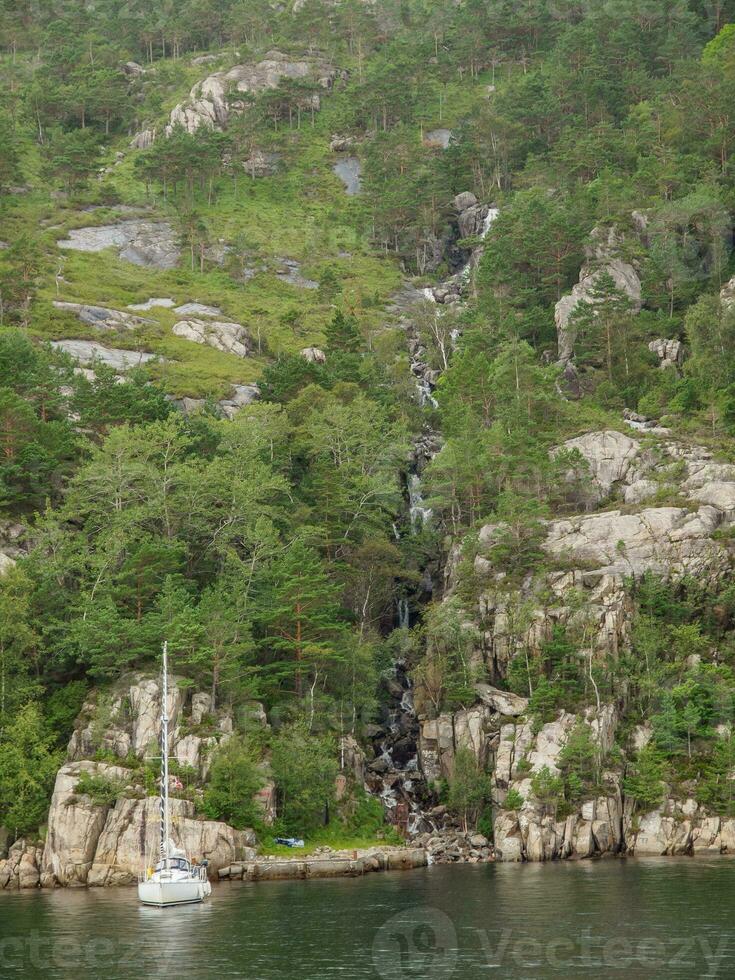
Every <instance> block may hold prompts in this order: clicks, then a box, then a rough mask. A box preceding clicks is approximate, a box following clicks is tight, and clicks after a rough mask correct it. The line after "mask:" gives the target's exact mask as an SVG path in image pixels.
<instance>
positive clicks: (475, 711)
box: [419, 420, 735, 861]
mask: <svg viewBox="0 0 735 980" xmlns="http://www.w3.org/2000/svg"><path fill="white" fill-rule="evenodd" d="M628 424H629V425H630V426H631V428H632V430H633V431H632V432H631V434H630V435H628V434H627V433H625V432H623V431H617V430H607V431H601V432H589V433H587V434H585V435H584V436H582V437H579V438H576V439H573V440H570V441H569V442H568V443H566V444H565V446H563V447H560V450H562V449H563V450H565V451H566V452H567V453H569V454H570V455H569V458H570V460H580V461H581V463H580V464H579V465H580V466H581V467H582V469H583V471H584V474H585V475H584V479H582V480H581V481H580V480H579V472H575V471H574V470H575V467H574V466H573V465H572V466H570V472H569V474H568V480H569V484H570V487H572V486H574V487H575V488H576V489H575V490H574V493H575V494H577V498H576V499H577V500H578V503H579V505H580V508H581V512H580V513H578V514H577V515H576V516H572V517H565V518H563V519H557V520H551V521H548V522H546V524H545V525H544V526H543V536H542V540H541V548H542V550H543V552H544V553H545V556H546V558H545V566H546V567H545V569H544V571H543V572H540V573H536V574H535V575H529V576H527V578H526V579H525V580H524V582H523V583H522V584H521V585H520V586H519V587H517V588H509V587H508V585H507V583H506V581H505V579H506V576H505V574H504V572H503V571H502V570H501V569H499V568H497V567H496V566H495V564H494V562H493V560H492V546H493V544H494V542H495V540H496V537H497V534H498V531H499V527H498V526H497V525H487V526H485V527H483V528H482V529H481V530H480V533H479V539H478V541H479V543H478V547H477V550H476V556H475V558H474V568H473V576H474V579H475V581H476V583H477V591H478V598H477V604H476V606H475V607H474V608H471V609H468V610H467V614H468V619H469V620H471V621H472V622H473V623H474V624H475V625H476V626H477V628H478V630H479V634H480V636H481V641H480V649H479V650H478V651H477V657H478V660H479V659H481V660H482V662H483V664H484V668H485V670H486V673H487V675H488V676H489V677H490V678H491V679H492V680H493V682H494V683H500V684H504V683H505V681H506V680H507V676H508V670H509V666H510V664H511V662H512V661H513V660H514V658H516V657H518V656H521V655H522V651H524V650H530V651H531V652H532V653H533V652H536V653H538V652H539V651H540V648H541V645H542V644H543V643H544V642H545V641H547V640H549V639H550V638H551V636H552V633H553V630H554V627H555V626H559V625H571V624H575V623H576V624H577V625H579V623H580V621H581V620H582V619H583V620H584V629H583V631H582V635H583V637H584V638H585V644H584V649H582V650H581V651H580V654H579V655H580V656H583V657H585V658H587V659H588V660H589V662H590V663H592V661H593V660H596V659H597V658H606V657H613V658H615V657H617V656H618V655H619V654H620V652H621V651H622V650H623V649H625V647H626V644H627V642H628V640H629V636H630V630H631V623H632V613H633V604H632V600H631V596H630V594H629V589H628V586H627V583H628V582H629V581H630V579H631V578H639V577H640V576H642V575H643V574H644V573H647V572H650V573H655V574H658V575H661V576H663V577H665V578H668V579H676V578H681V577H683V576H694V577H696V578H697V579H698V580H700V581H707V582H709V583H711V584H712V586H713V587H716V586H717V585H718V584H721V583H722V582H723V581H725V580H726V579H727V577H728V576H729V575H730V574H731V570H732V564H733V551H732V547H731V545H730V539H729V534H728V533H727V530H728V529H729V528H730V527H731V526H732V521H733V518H734V517H735V467H733V466H732V464H730V463H726V462H719V461H717V460H715V459H714V458H713V456H712V454H711V453H710V452H709V451H708V450H707V449H706V448H704V447H701V446H693V445H688V444H685V443H683V442H680V441H677V440H674V439H673V438H671V435H670V433H668V431H667V430H663V429H660V428H655V427H652V426H650V425H647V424H645V423H643V422H641V421H638V422H636V421H635V420H633V421H632V423H631V422H629V423H628ZM621 428H623V426H621ZM635 429H640V430H641V431H639V432H636V431H635ZM644 433H645V434H644ZM638 435H640V436H641V437H640V438H634V436H638ZM659 500H663V501H664V503H662V504H661V505H657V501H659ZM669 500H670V502H669ZM723 532H724V533H723ZM459 557H460V548H459V547H456V548H455V549H454V552H453V554H452V555H450V560H449V563H448V566H447V583H446V593H447V595H453V594H458V593H459V592H460V591H461V590H460V586H461V585H462V584H463V579H462V576H463V575H466V574H467V572H466V568H467V566H466V563H465V564H462V563H461V562H460V561H459ZM521 605H523V606H524V608H525V616H524V617H519V616H518V608H519V607H520V606H521ZM476 693H477V703H476V704H475V705H474V706H471V707H468V708H465V709H463V710H461V711H458V712H455V713H454V714H443V715H440V716H439V717H437V718H426V719H420V736H419V760H420V763H421V769H422V772H423V774H424V776H425V778H426V779H427V780H428V781H429V782H437V781H438V780H440V779H442V778H449V777H451V773H452V766H453V759H454V756H455V754H456V752H457V750H458V749H459V748H466V749H470V750H471V751H472V752H473V753H474V755H475V757H476V758H477V760H478V762H479V763H480V764H481V765H482V766H484V767H485V768H486V769H487V770H488V771H489V772H490V774H491V780H492V800H493V805H494V816H495V819H494V844H495V852H496V857H497V858H498V859H499V860H503V861H521V860H528V861H545V860H552V859H557V858H588V857H592V856H595V855H600V854H606V853H619V852H622V851H625V852H626V853H629V854H630V853H632V854H684V853H698V852H706V853H720V852H732V850H733V845H734V844H735V841H734V840H733V830H734V829H735V821H733V820H730V819H725V818H721V817H719V816H717V815H714V814H712V813H711V812H709V811H708V810H707V809H706V807H704V806H702V805H701V804H698V803H697V801H696V800H694V799H691V798H685V799H682V798H679V797H678V796H677V797H674V796H673V795H672V794H671V793H669V795H668V796H666V798H665V799H664V801H663V803H662V804H661V805H660V806H659V807H658V808H657V809H656V810H654V811H651V812H648V813H636V812H634V808H633V805H632V801H631V800H629V799H626V796H625V792H624V788H623V774H624V771H625V767H626V764H627V763H626V758H623V759H622V760H618V761H617V762H616V764H615V765H611V766H610V767H609V771H603V772H602V773H601V779H600V780H599V783H600V786H599V788H598V791H597V792H596V793H595V794H594V795H593V796H591V797H590V798H589V799H584V800H583V801H582V802H581V803H580V804H579V805H578V806H575V807H574V808H572V809H573V812H570V813H564V814H563V816H562V817H559V816H558V814H557V811H556V807H555V806H550V805H549V804H548V803H545V802H544V801H543V800H542V799H539V798H538V796H537V795H536V793H535V792H534V785H533V780H534V777H537V776H538V774H539V773H541V772H547V773H548V774H549V775H550V776H552V777H553V776H555V775H558V773H559V757H560V753H561V752H562V751H563V749H564V746H565V745H566V744H567V741H568V739H569V737H570V734H571V732H572V731H575V730H579V726H585V727H586V729H587V731H588V734H589V739H590V743H591V744H592V745H593V746H595V747H596V751H597V752H599V756H600V758H604V757H605V756H606V755H607V753H609V751H610V749H611V748H612V746H613V745H614V744H615V743H616V741H619V736H620V727H621V720H622V716H621V711H622V710H624V703H625V692H624V691H623V690H621V691H620V700H619V702H616V703H599V702H598V703H594V704H590V705H588V706H587V707H586V708H584V709H580V710H579V711H578V712H577V713H576V714H574V713H570V712H565V711H562V712H560V713H559V714H558V716H557V717H556V718H555V719H554V720H553V721H551V722H548V723H547V724H544V725H541V726H540V727H534V723H533V720H532V718H531V716H530V715H529V713H528V702H527V701H526V700H525V699H524V698H521V697H518V696H517V695H513V694H509V693H507V692H505V691H500V690H498V689H497V688H493V687H490V686H489V685H487V684H480V685H478V686H477V689H476ZM590 695H591V696H592V690H590ZM650 737H651V731H650V726H645V727H642V728H639V729H637V730H636V731H635V732H634V733H633V736H632V738H629V736H627V735H626V736H625V737H624V738H623V741H622V743H621V744H622V745H624V746H628V747H629V750H630V752H634V751H635V750H637V749H640V748H641V746H642V745H645V744H646V742H647V740H649V739H650ZM679 795H680V794H679ZM506 801H509V802H511V806H506Z"/></svg>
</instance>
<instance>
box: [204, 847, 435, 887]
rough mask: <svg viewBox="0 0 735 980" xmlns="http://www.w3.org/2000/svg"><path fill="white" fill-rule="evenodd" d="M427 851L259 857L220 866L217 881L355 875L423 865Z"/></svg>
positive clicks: (380, 850) (402, 849)
mask: <svg viewBox="0 0 735 980" xmlns="http://www.w3.org/2000/svg"><path fill="white" fill-rule="evenodd" d="M428 864H429V855H428V853H427V851H426V850H425V849H424V848H422V847H413V848H406V847H380V848H378V847H371V848H369V849H368V850H356V851H328V852H326V853H316V854H311V855H308V856H305V857H301V858H299V857H294V858H281V857H268V856H265V857H259V858H256V859H255V860H253V861H243V862H237V863H235V864H231V865H229V866H228V867H224V868H220V869H219V871H218V872H217V877H218V878H219V880H220V881H234V880H242V881H285V880H296V879H304V878H341V877H347V878H358V877H360V876H361V875H364V874H369V873H370V872H372V871H412V870H413V869H414V868H425V867H426V866H427V865H428Z"/></svg>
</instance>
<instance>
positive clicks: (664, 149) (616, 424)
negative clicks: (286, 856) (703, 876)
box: [0, 0, 735, 885]
mask: <svg viewBox="0 0 735 980" xmlns="http://www.w3.org/2000/svg"><path fill="white" fill-rule="evenodd" d="M133 13H134V12H131V10H130V8H129V7H127V6H125V7H124V6H121V5H119V4H116V3H114V2H106V3H102V4H99V5H97V6H96V7H95V11H94V13H93V15H92V14H90V13H89V11H87V10H86V9H85V8H84V6H83V5H81V4H79V3H78V2H77V0H63V2H62V3H61V4H58V5H55V7H54V11H53V14H52V13H50V12H49V13H48V14H46V13H45V12H43V11H35V12H34V11H30V10H26V9H25V8H24V7H17V5H16V6H7V5H6V7H4V8H3V9H2V11H0V74H2V79H3V82H4V84H3V86H2V88H1V89H0V91H1V92H2V94H1V95H0V137H1V138H0V450H1V451H0V506H1V507H2V511H3V513H2V528H1V529H0V530H1V531H2V541H1V542H0V571H1V572H2V578H0V857H2V854H3V852H4V851H5V850H6V849H7V846H8V845H12V844H13V842H19V841H24V842H26V843H24V844H23V845H22V847H21V845H20V844H18V843H16V849H15V851H11V856H12V855H14V856H13V858H12V860H13V863H12V868H11V867H10V865H9V864H8V865H6V866H5V871H2V870H0V883H3V884H4V885H5V884H8V883H18V882H19V881H20V877H21V876H20V873H19V868H20V866H21V862H22V861H24V862H25V865H26V866H27V867H26V870H27V872H28V873H27V874H26V876H25V877H26V879H27V880H28V882H30V883H31V884H33V883H35V881H36V880H37V879H38V877H39V876H40V877H41V878H42V879H43V880H44V882H45V883H47V884H51V883H53V882H57V883H62V884H63V883H68V882H69V880H71V879H72V878H73V877H74V874H76V872H74V873H73V874H72V873H71V872H69V873H67V871H65V870H64V868H65V867H66V866H67V865H69V867H71V866H72V865H75V862H76V859H75V858H73V856H72V857H69V856H68V854H67V857H62V856H60V855H61V854H62V852H63V851H64V848H67V850H68V851H69V853H71V852H73V851H74V850H75V848H76V847H77V844H76V843H74V840H76V838H75V837H74V834H78V833H79V831H78V828H77V829H76V830H74V832H73V833H72V832H71V830H70V829H69V827H66V829H63V828H61V829H60V827H59V821H61V822H62V823H63V821H64V820H67V818H70V815H71V810H69V808H68V807H66V804H67V803H68V804H69V807H71V809H74V808H75V807H79V812H80V821H81V822H82V823H83V825H84V827H85V828H87V829H86V830H85V831H84V833H82V837H84V838H85V840H86V841H87V843H86V845H85V846H86V847H87V851H85V856H84V858H83V860H82V859H81V858H80V862H76V863H81V864H82V865H84V868H85V872H84V875H83V876H82V878H80V879H79V880H80V881H81V880H83V881H87V880H88V875H89V874H91V875H92V880H94V881H99V882H102V881H108V880H113V879H115V880H118V879H120V878H121V877H123V878H124V877H125V875H128V877H129V875H130V874H131V873H132V872H131V868H130V867H129V865H130V864H131V862H132V858H131V857H130V855H131V854H132V851H134V849H135V847H134V842H135V841H136V840H141V841H142V840H144V838H145V835H146V833H147V831H146V827H147V819H148V817H147V816H146V814H148V813H149V809H150V807H151V806H152V803H151V802H150V801H148V802H146V799H145V797H146V796H147V795H148V794H149V793H153V791H154V787H153V785H151V784H150V780H149V779H148V780H147V777H146V764H145V748H146V745H147V743H148V742H149V741H150V738H148V739H143V740H142V741H141V740H140V739H138V738H137V736H136V735H135V726H136V725H137V724H138V723H139V719H140V710H141V709H140V705H139V704H138V705H137V706H136V698H138V695H137V694H134V693H133V692H134V691H137V690H138V689H139V687H140V685H141V684H142V685H143V686H145V684H147V683H152V681H151V680H150V678H152V677H154V676H155V675H156V671H157V665H158V662H159V651H160V647H161V643H162V641H163V639H164V638H166V639H167V640H168V643H169V649H170V651H171V656H172V660H173V664H174V670H175V673H176V676H177V678H178V680H177V687H176V690H177V697H179V698H180V699H181V706H180V707H181V708H182V714H181V718H182V719H183V720H182V725H183V726H184V727H183V728H181V730H180V731H177V735H176V744H175V752H176V753H177V759H178V762H179V763H180V765H181V766H182V767H184V771H185V775H188V777H189V782H188V783H187V785H186V789H187V792H188V791H189V790H191V792H188V795H187V796H186V798H185V799H182V801H181V804H180V805H181V814H180V816H181V820H182V827H183V825H184V823H185V822H186V821H189V822H190V823H191V826H190V827H189V831H190V832H191V835H192V837H191V839H192V841H193V840H195V839H197V840H204V838H205V837H206V836H207V834H209V835H210V837H211V836H212V835H214V837H213V838H212V840H214V839H215V838H216V839H217V840H219V837H218V836H217V835H220V834H221V835H223V837H222V839H223V840H225V841H226V842H228V843H227V845H226V847H225V851H227V848H230V850H229V851H227V853H224V852H223V854H222V855H221V861H220V862H219V863H221V864H222V865H223V866H227V865H228V864H229V863H231V862H232V861H238V860H239V859H240V858H241V857H242V854H244V853H245V852H244V850H243V848H246V847H247V848H250V847H251V846H253V844H254V843H255V840H256V837H257V836H258V835H259V836H260V840H261V841H268V840H269V838H270V836H271V835H272V834H273V833H274V832H275V831H283V832H285V833H289V834H296V835H299V836H301V835H305V836H307V838H309V840H310V841H311V842H312V843H313V844H314V843H322V844H325V845H326V844H328V842H329V841H331V842H332V843H335V842H337V841H339V842H341V843H345V842H350V841H360V842H362V843H365V842H366V841H370V840H375V839H381V840H382V839H385V838H386V836H387V837H388V838H389V839H394V838H395V839H398V837H397V836H396V835H403V836H408V837H410V838H411V839H412V840H417V841H419V842H420V843H422V844H424V845H426V847H427V848H428V849H429V850H430V851H431V852H432V853H433V854H434V856H435V857H441V858H442V859H444V860H454V859H470V860H478V861H479V860H485V859H487V857H488V846H489V840H490V839H491V838H493V839H494V844H495V848H496V853H497V856H498V857H501V858H503V859H507V860H518V859H528V860H541V859H550V858H555V857H569V856H585V857H586V856H591V855H593V854H597V853H602V852H616V853H617V852H621V851H625V850H627V851H628V852H634V853H679V852H690V851H692V850H699V849H701V848H705V849H707V850H709V851H720V850H732V846H733V844H732V842H731V837H732V821H733V819H735V811H734V810H733V801H732V798H731V796H732V793H731V786H732V773H733V771H734V767H735V760H734V759H733V755H732V754H733V742H732V723H733V710H735V673H733V670H734V669H735V660H734V659H733V657H734V656H735V654H734V650H735V648H734V647H733V627H734V626H735V597H734V596H733V593H732V587H731V585H730V575H731V569H732V559H733V550H732V541H733V533H732V522H733V519H734V518H735V458H734V451H735V443H734V442H733V436H735V278H732V274H733V272H735V268H734V267H733V258H732V244H733V241H732V213H733V209H734V208H735V198H734V197H733V189H734V184H733V166H732V161H731V154H732V144H733V133H734V132H735V127H733V116H732V113H733V109H732V107H733V105H735V98H734V97H735V25H733V24H731V23H730V20H732V19H733V17H735V6H734V5H733V3H731V2H730V0H723V2H721V3H718V4H715V5H712V4H702V3H699V2H698V0H690V2H688V3H687V2H684V0H666V2H663V3H662V2H657V3H651V4H648V3H640V2H632V0H631V2H627V0H621V2H619V3H616V4H615V5H610V4H607V3H596V2H590V3H576V2H561V3H560V2H558V0H556V2H553V3H552V2H545V0H542V2H539V3H534V4H518V3H509V2H505V0H497V2H495V0H494V2H491V3H486V4H474V3H459V4H453V5H449V6H448V5H447V4H445V3H439V2H436V3H434V2H429V3H419V2H416V0H409V2H402V3H393V2H392V0H377V2H371V3H365V2H361V0H346V2H343V3H337V2H334V3H333V2H330V0H306V2H301V0H299V2H295V3H292V4H288V5H275V4H274V5H271V4H270V3H268V2H267V0H266V2H262V3H261V2H252V0H248V2H247V3H245V4H241V3H237V2H234V3H230V2H225V3H218V4H210V3H208V2H204V3H202V2H199V0H198V2H196V3H194V2H192V0H180V2H177V3H176V4H174V5H173V6H170V7H167V8H166V9H165V10H164V9H163V8H162V7H161V6H160V5H159V4H156V3H154V4H153V6H152V7H151V8H150V9H148V8H146V10H145V11H141V12H140V15H138V14H137V13H136V14H135V16H133ZM131 678H132V679H131ZM138 700H139V698H138ZM153 700H155V697H154V698H153ZM205 701H206V707H203V705H204V704H205ZM195 702H196V704H195ZM256 704H257V705H261V706H262V714H261V709H260V708H258V710H257V711H254V709H253V706H254V705H256ZM148 714H150V712H148V711H147V710H144V711H143V715H144V716H145V717H146V718H147V717H148ZM256 716H257V717H256ZM136 719H138V721H136ZM149 720H150V719H149ZM223 724H224V725H225V727H224V728H223V727H222V725H223ZM154 729H155V725H153V728H152V729H151V732H150V733H149V734H150V735H152V736H155V731H154ZM223 734H225V735H227V738H222V735H223ZM70 739H72V742H71V746H70V743H69V740H70ZM75 740H76V741H75ZM138 742H139V743H140V744H137V743H138ZM144 742H145V743H146V745H144V744H143V743H144ZM195 742H196V745H195ZM205 743H206V744H205ZM179 753H180V754H181V758H179ZM70 767H71V768H70ZM57 772H59V776H58V779H57V776H56V774H57ZM55 780H56V793H55V794H54V801H52V800H51V797H52V791H53V787H54V782H55ZM264 793H265V795H266V796H267V797H268V806H267V809H268V813H267V819H265V817H264V813H263V808H262V807H260V808H258V805H257V801H258V800H260V801H261V802H262V799H263V795H264ZM59 794H61V796H64V794H66V795H65V796H64V799H63V800H61V796H60V795H59ZM67 797H68V799H67ZM60 801H61V802H60ZM50 802H51V812H50V815H49V803H50ZM67 811H68V812H67ZM116 821H117V823H119V824H120V826H117V823H116ZM67 822H68V820H67ZM110 822H112V823H111V824H110ZM108 824H110V827H108ZM113 824H114V826H112V825H113ZM123 824H124V826H123ZM386 825H390V826H386ZM80 826H81V823H80ZM187 826H188V824H187ZM115 828H117V830H116V829H115ZM126 828H127V829H128V830H130V828H132V830H130V833H131V835H132V836H131V837H130V840H128V839H127V838H125V841H123V843H120V841H122V840H123V837H124V833H123V831H125V832H127V830H126ZM141 828H142V829H141ZM92 830H94V832H92ZM108 831H109V832H108ZM117 831H120V835H122V836H120V835H118V837H119V840H118V838H115V840H117V843H115V842H114V841H113V837H115V834H116V833H117ZM136 834H137V835H138V836H136ZM197 835H199V837H197ZM202 835H204V836H202ZM243 835H245V836H243ZM93 838H94V842H92V839H93ZM108 838H109V840H108ZM61 840H64V841H65V843H64V845H63V847H62V846H61V845H60V843H59V842H60V841H61ZM70 840H71V844H69V841H70ZM131 841H132V842H133V843H131ZM207 841H208V843H207V846H206V847H204V845H203V844H202V848H203V849H204V850H207V851H208V852H212V853H214V852H215V851H216V849H217V848H216V846H215V844H216V841H215V844H212V841H211V840H210V838H209V837H207ZM473 841H474V843H473ZM78 843H79V847H82V842H81V840H80V841H79V842H78ZM113 844H114V846H113ZM118 846H119V848H121V849H122V850H125V848H127V851H125V854H126V855H127V856H126V857H125V860H123V859H122V858H121V859H120V860H117V859H116V858H115V856H114V854H115V853H117V852H116V851H115V848H116V847H118ZM100 849H101V850H100ZM113 852H114V853H113ZM128 852H130V853H128ZM235 852H237V853H235ZM240 852H242V854H241V853H240ZM64 853H66V852H64ZM121 853H122V851H121ZM21 854H23V855H25V856H24V857H23V858H21ZM97 854H99V855H102V857H97V856H96V855H97ZM111 855H112V856H111ZM218 861H219V858H218ZM126 862H127V863H126ZM215 863H217V862H215ZM31 867H33V868H35V869H36V871H37V874H36V877H35V878H34V876H33V874H31V871H30V870H29V869H30V868H31ZM95 868H97V870H96V871H95ZM110 868H113V871H110V870H109V869H110ZM120 868H122V869H123V870H122V871H120ZM9 869H10V870H9ZM114 869H117V870H114ZM6 872H7V873H6ZM118 872H119V873H118ZM70 875H71V877H70ZM95 875H96V877H95Z"/></svg>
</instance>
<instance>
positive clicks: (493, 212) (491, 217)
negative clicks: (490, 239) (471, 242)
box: [480, 208, 500, 241]
mask: <svg viewBox="0 0 735 980" xmlns="http://www.w3.org/2000/svg"><path fill="white" fill-rule="evenodd" d="M499 214H500V209H499V208H490V209H489V210H488V212H487V214H486V215H485V220H484V222H483V224H482V231H481V233H480V238H481V239H482V240H483V241H484V240H485V238H486V237H487V233H488V232H489V231H490V229H491V228H492V226H493V222H494V221H495V219H496V218H497V217H498V215H499Z"/></svg>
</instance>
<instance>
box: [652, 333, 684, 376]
mask: <svg viewBox="0 0 735 980" xmlns="http://www.w3.org/2000/svg"><path fill="white" fill-rule="evenodd" d="M648 349H649V350H650V352H651V353H652V354H655V355H656V357H657V358H658V362H659V367H660V368H662V369H666V368H674V369H675V370H678V369H679V368H680V367H681V365H682V363H683V361H684V345H683V344H682V342H681V341H680V340H667V339H666V338H664V337H659V338H658V339H657V340H652V341H651V342H650V344H649V345H648Z"/></svg>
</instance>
